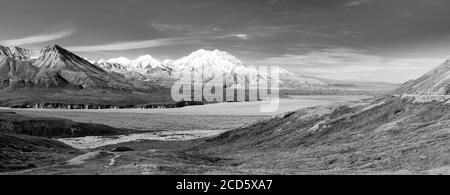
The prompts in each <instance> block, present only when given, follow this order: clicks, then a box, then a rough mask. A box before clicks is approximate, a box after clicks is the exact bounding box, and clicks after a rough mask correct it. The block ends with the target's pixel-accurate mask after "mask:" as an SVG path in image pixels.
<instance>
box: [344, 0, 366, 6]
mask: <svg viewBox="0 0 450 195" xmlns="http://www.w3.org/2000/svg"><path fill="white" fill-rule="evenodd" d="M370 1H371V0H351V1H349V2H347V3H345V4H343V5H342V7H354V6H359V5H362V4H365V3H368V2H370Z"/></svg>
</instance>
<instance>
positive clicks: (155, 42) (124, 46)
mask: <svg viewBox="0 0 450 195" xmlns="http://www.w3.org/2000/svg"><path fill="white" fill-rule="evenodd" d="M184 42H186V40H185V39H183V38H169V39H152V40H144V41H129V42H117V43H109V44H103V45H91V46H73V47H68V49H69V50H71V51H75V52H98V51H125V50H133V49H144V48H154V47H161V46H168V45H174V44H182V43H184Z"/></svg>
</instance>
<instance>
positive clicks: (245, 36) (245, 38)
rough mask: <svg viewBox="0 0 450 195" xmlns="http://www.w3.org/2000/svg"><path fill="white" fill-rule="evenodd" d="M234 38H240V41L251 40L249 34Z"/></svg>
mask: <svg viewBox="0 0 450 195" xmlns="http://www.w3.org/2000/svg"><path fill="white" fill-rule="evenodd" d="M234 37H236V38H239V39H244V40H248V39H249V38H250V36H249V35H248V34H238V35H234Z"/></svg>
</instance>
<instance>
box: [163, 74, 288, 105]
mask: <svg viewBox="0 0 450 195" xmlns="http://www.w3.org/2000/svg"><path fill="white" fill-rule="evenodd" d="M178 78H179V80H178V81H177V82H176V83H175V84H174V85H173V87H172V93H171V94H172V99H173V100H174V101H177V102H180V101H197V102H204V101H206V102H243V101H251V102H256V101H259V102H261V107H260V111H261V112H265V113H268V112H276V111H277V110H278V109H279V104H280V68H279V67H278V66H270V67H267V66H258V67H254V66H251V67H247V68H242V69H240V70H236V69H233V70H232V71H229V72H227V73H224V71H220V70H211V69H207V70H205V68H204V67H202V68H199V69H194V68H193V69H190V70H184V71H182V72H179V73H178Z"/></svg>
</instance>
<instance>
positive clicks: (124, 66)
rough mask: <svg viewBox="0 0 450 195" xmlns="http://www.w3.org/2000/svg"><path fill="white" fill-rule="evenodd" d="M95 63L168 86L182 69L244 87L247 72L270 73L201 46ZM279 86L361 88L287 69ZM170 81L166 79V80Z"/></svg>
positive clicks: (310, 90)
mask: <svg viewBox="0 0 450 195" xmlns="http://www.w3.org/2000/svg"><path fill="white" fill-rule="evenodd" d="M95 64H97V65H98V66H100V67H101V68H103V69H105V70H107V71H108V72H113V73H117V74H120V75H122V76H124V77H126V78H127V79H130V80H139V81H156V82H158V83H162V82H164V83H165V84H167V85H165V86H167V87H171V85H172V81H176V80H179V79H181V75H183V73H185V72H190V71H192V72H194V73H195V74H197V73H202V74H201V75H202V77H203V78H202V79H203V81H206V82H207V81H209V80H211V79H213V78H214V77H215V76H216V75H217V74H222V75H226V77H225V79H226V81H227V83H225V84H226V85H227V86H236V87H245V86H244V85H245V84H244V83H246V77H247V75H257V76H258V81H259V82H264V81H269V80H270V78H271V77H270V75H267V74H266V73H258V72H256V71H257V70H256V69H255V68H254V67H251V66H247V65H246V64H244V63H243V62H242V61H240V60H239V59H238V58H237V57H235V56H233V55H232V54H230V53H228V52H224V51H220V50H213V51H211V50H205V49H200V50H198V51H195V52H193V53H191V54H189V55H187V56H185V57H182V58H180V59H177V60H170V59H166V60H163V61H162V62H159V61H158V60H156V59H154V58H153V57H152V56H150V55H145V56H141V57H139V58H137V59H135V60H130V59H128V58H125V57H120V58H114V59H110V60H100V61H98V62H96V63H95ZM278 74H279V78H280V88H281V89H285V90H294V91H301V92H300V93H301V94H316V92H317V94H340V93H344V94H346V93H347V92H342V91H350V93H353V92H354V91H364V90H367V89H364V87H360V85H359V84H353V83H351V82H350V83H349V82H342V81H333V80H328V79H321V78H315V77H308V76H298V75H296V74H293V73H291V72H289V71H288V70H286V69H283V68H280V69H279V72H278ZM167 81H169V82H167Z"/></svg>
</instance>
